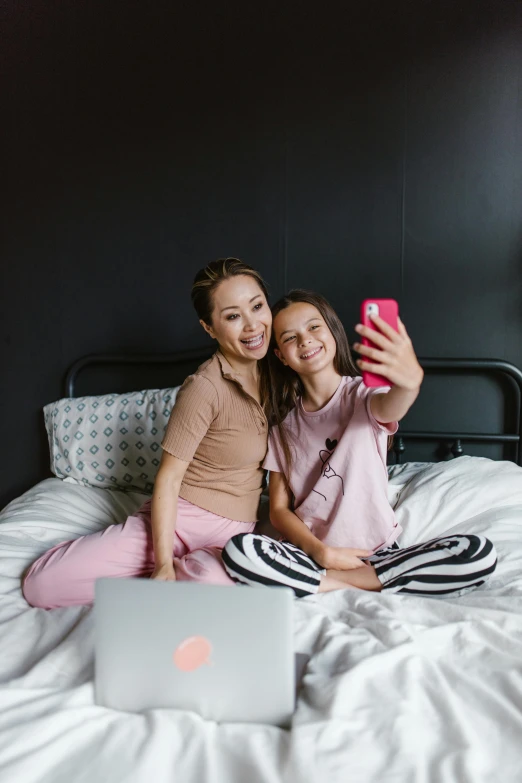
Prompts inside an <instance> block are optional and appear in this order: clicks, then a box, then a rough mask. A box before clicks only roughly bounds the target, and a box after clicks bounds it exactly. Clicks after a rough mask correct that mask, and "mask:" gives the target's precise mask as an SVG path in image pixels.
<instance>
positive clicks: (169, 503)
mask: <svg viewBox="0 0 522 783" xmlns="http://www.w3.org/2000/svg"><path fill="white" fill-rule="evenodd" d="M189 464H190V463H189V462H184V461H183V460H181V459H178V458H177V457H173V456H172V454H169V453H168V452H166V451H164V452H163V456H162V458H161V464H160V467H159V470H158V474H157V476H156V481H155V484H154V491H153V493H152V506H151V527H152V546H153V549H154V558H155V561H156V565H155V568H154V571H153V572H152V575H151V579H167V580H171V579H175V578H176V574H175V572H174V565H173V562H172V544H173V540H174V530H175V529H176V514H177V509H178V496H179V490H180V487H181V482H182V480H183V476H184V475H185V471H186V470H187V468H188V466H189Z"/></svg>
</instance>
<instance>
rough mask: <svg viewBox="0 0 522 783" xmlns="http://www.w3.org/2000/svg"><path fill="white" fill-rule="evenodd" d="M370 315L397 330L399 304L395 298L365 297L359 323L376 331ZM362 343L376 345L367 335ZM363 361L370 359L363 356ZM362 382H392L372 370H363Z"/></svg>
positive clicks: (385, 384) (388, 383)
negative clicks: (376, 316) (377, 317)
mask: <svg viewBox="0 0 522 783" xmlns="http://www.w3.org/2000/svg"><path fill="white" fill-rule="evenodd" d="M371 315H378V316H380V317H381V318H382V319H383V321H386V323H387V324H389V325H390V326H391V327H392V329H395V331H396V332H398V331H399V325H398V322H397V319H398V317H399V305H398V304H397V302H396V301H395V299H365V300H364V302H363V303H362V305H361V323H362V324H364V326H367V327H368V328H369V329H373V330H374V331H376V332H378V331H379V330H378V329H377V327H376V326H375V324H374V323H373V321H372V320H371V318H370V316H371ZM361 343H362V344H363V345H369V346H371V347H372V348H374V347H376V346H375V345H374V343H372V342H371V340H369V339H368V338H367V337H363V338H362V340H361ZM364 359H365V361H367V362H369V361H371V359H368V358H367V357H366V356H365V357H364ZM362 379H363V383H364V384H365V385H366V386H392V385H393V384H392V383H391V381H389V380H388V379H387V378H384V377H383V376H382V375H377V374H376V373H373V372H368V370H364V371H363V374H362Z"/></svg>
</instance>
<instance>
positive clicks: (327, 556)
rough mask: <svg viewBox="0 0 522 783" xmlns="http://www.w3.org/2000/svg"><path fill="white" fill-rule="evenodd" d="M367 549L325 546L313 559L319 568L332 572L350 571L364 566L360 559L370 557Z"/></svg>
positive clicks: (369, 551)
mask: <svg viewBox="0 0 522 783" xmlns="http://www.w3.org/2000/svg"><path fill="white" fill-rule="evenodd" d="M371 554H372V553H371V550H369V549H348V548H347V547H337V546H325V547H324V548H323V549H322V551H321V552H320V553H319V555H318V556H316V557H315V558H314V559H315V560H316V562H317V563H319V565H320V566H322V567H323V568H326V569H327V570H329V569H332V570H333V571H350V570H351V569H352V568H362V567H363V566H366V563H364V562H363V561H362V560H360V558H361V557H370V555H371Z"/></svg>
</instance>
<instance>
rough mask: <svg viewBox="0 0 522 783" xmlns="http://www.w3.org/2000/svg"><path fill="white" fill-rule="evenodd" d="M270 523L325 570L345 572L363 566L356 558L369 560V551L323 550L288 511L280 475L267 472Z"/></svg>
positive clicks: (328, 547)
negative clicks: (268, 475) (268, 476)
mask: <svg viewBox="0 0 522 783" xmlns="http://www.w3.org/2000/svg"><path fill="white" fill-rule="evenodd" d="M268 486H269V492H270V521H271V522H272V525H273V526H274V527H275V529H276V530H278V531H279V532H280V533H281V534H282V536H283V537H284V538H285V539H286V540H287V541H290V543H291V544H295V546H298V547H299V549H302V550H303V552H305V553H306V554H307V555H309V556H310V557H312V558H313V559H314V560H315V562H316V563H319V565H320V566H322V567H323V568H326V569H336V570H338V571H347V570H350V569H352V568H360V567H361V566H366V564H365V563H363V562H362V560H360V559H359V558H361V557H369V556H370V555H371V550H369V549H348V548H344V547H330V546H326V545H325V544H324V543H323V542H322V541H320V540H319V539H318V538H316V536H314V534H313V533H312V531H311V530H310V529H309V528H308V527H307V526H306V525H305V523H304V522H303V521H302V520H301V519H299V517H298V516H297V515H296V514H294V512H293V511H292V510H291V497H290V493H289V491H288V489H287V486H286V482H285V480H284V477H283V474H282V473H273V472H272V471H270V481H269V484H268Z"/></svg>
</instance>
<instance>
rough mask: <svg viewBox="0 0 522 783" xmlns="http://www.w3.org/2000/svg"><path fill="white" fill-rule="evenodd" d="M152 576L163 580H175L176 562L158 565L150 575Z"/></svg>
mask: <svg viewBox="0 0 522 783" xmlns="http://www.w3.org/2000/svg"><path fill="white" fill-rule="evenodd" d="M150 578H151V579H157V580H158V581H163V582H175V581H176V572H175V570H174V564H173V563H164V564H163V565H157V566H156V568H155V569H154V571H153V572H152V574H151V575H150Z"/></svg>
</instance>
